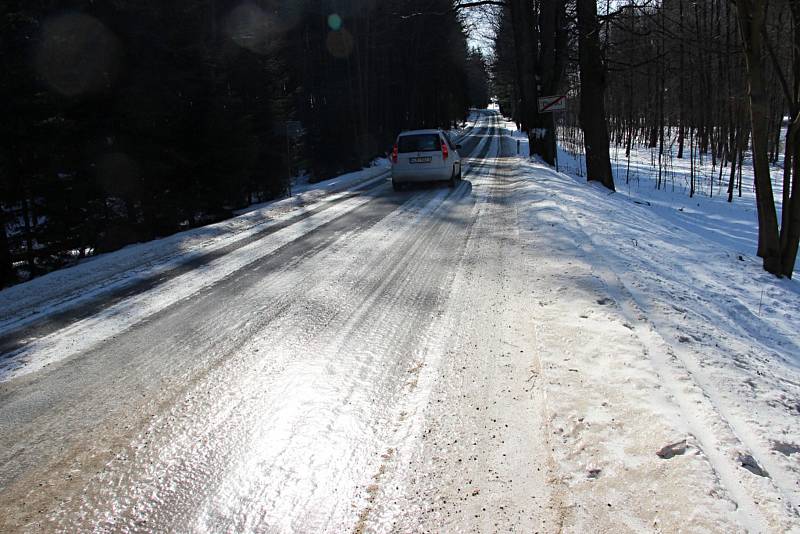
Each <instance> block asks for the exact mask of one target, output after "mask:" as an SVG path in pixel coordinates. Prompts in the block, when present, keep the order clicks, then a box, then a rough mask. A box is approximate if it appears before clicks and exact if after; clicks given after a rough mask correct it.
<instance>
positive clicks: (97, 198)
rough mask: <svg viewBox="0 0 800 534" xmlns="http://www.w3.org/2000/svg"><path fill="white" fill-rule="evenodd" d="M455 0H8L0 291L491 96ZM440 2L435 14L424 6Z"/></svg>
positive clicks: (360, 160)
mask: <svg viewBox="0 0 800 534" xmlns="http://www.w3.org/2000/svg"><path fill="white" fill-rule="evenodd" d="M451 7H452V4H451V3H450V2H449V1H448V0H381V1H377V0H350V1H336V0H297V1H293V2H283V1H280V0H258V1H251V2H244V3H243V2H239V1H237V2H234V1H229V0H201V1H196V0H195V1H187V0H175V1H172V2H162V1H160V0H158V1H156V0H137V1H132V0H115V1H111V2H94V1H91V0H82V1H79V0H75V1H57V0H52V1H30V0H25V1H7V2H3V3H2V5H0V25H2V29H1V30H0V46H2V54H1V55H2V62H3V65H2V67H3V73H4V74H3V76H2V78H1V79H0V109H1V110H2V116H3V121H1V122H0V138H2V143H0V216H1V217H2V224H0V229H2V232H0V287H2V286H3V285H9V284H13V283H16V282H19V281H24V280H27V279H30V278H32V277H35V276H40V275H42V274H45V273H47V272H49V271H51V270H53V269H56V268H60V267H63V266H65V265H69V264H71V263H74V262H75V261H79V260H80V259H81V258H83V257H86V256H87V255H93V254H97V253H100V252H106V251H112V250H115V249H118V248H121V247H123V246H125V245H127V244H130V243H135V242H139V241H146V240H150V239H154V238H157V237H161V236H166V235H169V234H172V233H175V232H177V231H181V230H184V229H187V228H191V227H196V226H200V225H203V224H208V223H210V222H214V221H218V220H221V219H224V218H226V217H229V216H231V214H232V212H233V211H234V210H236V209H237V208H242V207H245V206H247V205H250V204H252V203H256V202H261V201H265V200H268V199H272V198H276V197H279V196H281V195H284V194H286V193H287V192H288V189H289V188H290V176H296V175H298V174H300V173H306V174H309V175H310V177H311V180H323V179H326V178H330V177H332V176H335V175H337V174H340V173H343V172H347V171H351V170H356V169H360V168H361V167H362V166H364V165H366V164H368V163H369V162H370V160H372V159H373V158H375V157H376V156H382V155H385V153H386V152H387V151H388V150H389V149H390V147H391V143H392V141H393V140H394V137H395V136H396V134H397V133H398V132H399V131H400V130H401V129H404V128H411V127H436V126H441V127H448V126H450V125H453V124H455V123H456V122H458V121H461V120H463V119H464V117H465V116H466V114H467V113H468V109H469V108H470V107H486V105H487V104H488V85H487V74H486V65H485V60H484V58H483V57H482V56H481V55H480V53H479V52H477V51H475V50H470V49H468V47H467V36H466V30H465V24H464V22H463V20H462V14H460V13H458V12H457V11H455V10H452V9H451ZM422 11H432V12H435V13H432V14H430V15H427V16H414V15H415V14H416V13H419V12H422Z"/></svg>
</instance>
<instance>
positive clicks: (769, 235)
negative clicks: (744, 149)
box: [735, 0, 782, 276]
mask: <svg viewBox="0 0 800 534" xmlns="http://www.w3.org/2000/svg"><path fill="white" fill-rule="evenodd" d="M735 5H736V9H737V15H738V16H737V18H738V20H739V30H740V32H741V34H742V44H743V48H744V57H745V64H746V65H747V81H748V93H749V96H750V121H751V123H752V135H753V170H754V173H755V189H756V205H757V207H758V241H759V244H758V255H759V256H761V258H763V260H764V269H765V270H766V271H768V272H770V273H772V274H775V275H778V276H780V274H781V271H782V269H781V251H780V240H779V236H778V216H777V213H776V211H775V198H774V196H773V194H772V182H771V180H770V171H769V157H768V154H767V145H768V135H769V133H768V131H767V128H768V124H769V117H768V107H769V106H768V102H767V93H766V91H765V85H764V66H763V34H762V30H763V27H764V14H765V9H766V8H765V0H737V2H736V4H735Z"/></svg>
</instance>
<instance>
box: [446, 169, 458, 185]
mask: <svg viewBox="0 0 800 534" xmlns="http://www.w3.org/2000/svg"><path fill="white" fill-rule="evenodd" d="M447 185H448V186H449V187H451V188H453V187H455V186H457V185H458V175H457V174H456V168H455V166H454V167H453V174H451V175H450V180H449V181H448V182H447Z"/></svg>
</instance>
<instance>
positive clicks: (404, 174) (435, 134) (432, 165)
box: [392, 130, 461, 191]
mask: <svg viewBox="0 0 800 534" xmlns="http://www.w3.org/2000/svg"><path fill="white" fill-rule="evenodd" d="M460 148H461V145H457V144H454V143H453V142H452V141H451V140H450V137H449V136H448V135H447V134H446V133H444V132H443V131H441V130H413V131H410V132H403V133H401V134H400V135H398V136H397V142H396V143H395V145H394V149H393V150H392V187H394V190H395V191H398V190H400V189H402V188H403V187H404V186H405V185H407V184H410V183H420V182H447V183H448V185H449V186H450V187H455V186H456V184H458V181H459V180H461V155H460V154H459V153H458V149H460Z"/></svg>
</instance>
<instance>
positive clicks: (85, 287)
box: [0, 165, 388, 335]
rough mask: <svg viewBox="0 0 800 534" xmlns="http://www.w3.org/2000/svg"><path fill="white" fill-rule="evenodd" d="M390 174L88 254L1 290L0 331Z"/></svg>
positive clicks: (369, 173) (337, 183) (332, 184)
mask: <svg viewBox="0 0 800 534" xmlns="http://www.w3.org/2000/svg"><path fill="white" fill-rule="evenodd" d="M387 172H388V170H387V168H386V167H385V166H384V165H379V166H375V167H372V168H368V169H364V170H362V171H359V172H354V173H350V174H347V175H344V176H340V177H338V178H335V179H333V180H329V181H327V182H324V183H319V184H314V185H313V186H311V185H309V186H306V187H304V188H300V189H299V190H298V191H296V194H295V195H294V196H292V197H290V198H285V199H282V200H277V201H273V202H268V203H264V204H260V205H256V206H252V207H250V208H248V209H245V210H242V211H240V212H239V216H237V217H234V218H232V219H229V220H226V221H222V222H220V223H217V224H212V225H209V226H204V227H201V228H195V229H193V230H189V231H187V232H182V233H179V234H175V235H172V236H169V237H166V238H163V239H157V240H154V241H149V242H146V243H139V244H135V245H130V246H127V247H125V248H124V249H122V250H118V251H116V252H111V253H108V254H102V255H99V256H95V257H92V258H87V259H86V260H84V261H82V262H81V263H79V264H78V265H75V266H73V267H69V268H67V269H62V270H59V271H55V272H52V273H49V274H47V275H45V276H42V277H40V278H36V279H34V280H31V281H30V282H26V283H24V284H19V285H17V286H13V287H10V288H8V289H5V290H3V291H0V317H2V318H1V319H0V335H3V334H5V333H7V332H9V331H11V330H15V329H18V328H21V327H24V326H26V325H27V324H30V323H32V322H34V321H37V320H40V319H42V318H43V317H44V316H47V315H50V314H53V313H57V312H60V311H64V310H67V309H70V308H72V307H75V306H77V305H79V304H81V303H83V302H86V301H89V300H93V299H96V298H98V297H101V296H103V295H105V294H108V293H110V292H112V291H115V290H118V289H120V288H124V287H127V286H130V285H132V284H134V283H136V282H137V281H140V280H144V279H147V278H151V277H153V276H158V275H161V274H164V273H166V272H168V271H169V270H171V269H174V268H175V267H177V266H179V265H181V264H183V263H185V262H187V261H190V260H191V259H193V258H196V257H199V256H202V255H204V254H208V253H209V252H212V251H215V250H219V249H221V248H223V247H226V246H229V245H232V244H234V243H236V242H238V241H241V240H243V239H247V238H248V237H251V236H253V235H255V234H257V233H259V232H263V231H264V230H266V229H268V228H269V227H270V226H274V225H277V224H279V223H281V222H283V221H286V220H289V219H291V218H293V217H297V216H299V215H302V214H304V213H307V212H310V211H312V210H314V209H315V208H318V207H319V206H321V205H322V204H324V203H327V202H333V201H336V200H338V199H340V198H343V197H346V196H347V195H349V194H350V192H351V191H352V190H353V189H354V188H356V187H358V186H362V185H365V184H368V183H370V182H376V183H377V182H379V181H381V180H384V179H386V177H387V176H388V175H387Z"/></svg>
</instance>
